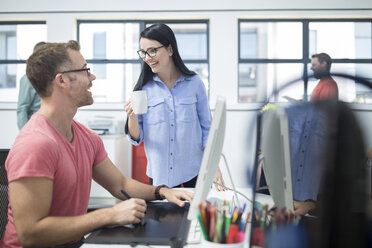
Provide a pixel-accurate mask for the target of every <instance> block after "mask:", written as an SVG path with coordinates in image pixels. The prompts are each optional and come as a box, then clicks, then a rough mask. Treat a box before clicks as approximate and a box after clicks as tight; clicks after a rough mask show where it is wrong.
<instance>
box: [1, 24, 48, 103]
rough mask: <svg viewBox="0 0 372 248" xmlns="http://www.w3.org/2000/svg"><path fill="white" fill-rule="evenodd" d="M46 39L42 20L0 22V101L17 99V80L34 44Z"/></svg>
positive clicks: (24, 68)
mask: <svg viewBox="0 0 372 248" xmlns="http://www.w3.org/2000/svg"><path fill="white" fill-rule="evenodd" d="M45 40H46V25H45V23H44V22H28V23H21V22H15V23H9V22H0V101H1V102H16V101H17V100H18V89H19V80H20V79H21V77H22V76H23V75H25V73H26V64H25V62H26V59H27V58H28V57H29V56H30V55H31V54H32V51H33V48H34V45H35V44H36V43H38V42H40V41H45Z"/></svg>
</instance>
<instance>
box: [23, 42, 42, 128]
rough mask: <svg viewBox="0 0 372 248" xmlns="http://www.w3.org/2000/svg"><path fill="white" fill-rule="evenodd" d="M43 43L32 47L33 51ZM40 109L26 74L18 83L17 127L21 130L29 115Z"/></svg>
mask: <svg viewBox="0 0 372 248" xmlns="http://www.w3.org/2000/svg"><path fill="white" fill-rule="evenodd" d="M44 44H45V42H43V41H41V42H39V43H37V44H36V45H35V47H34V51H35V50H36V49H37V48H39V47H40V46H41V45H44ZM39 109H40V97H39V96H38V95H37V93H36V91H35V89H34V87H32V85H31V83H30V81H29V80H28V78H27V76H26V74H25V75H24V76H23V77H22V78H21V80H20V83H19V93H18V103H17V125H18V129H19V130H21V129H22V127H23V126H24V125H25V124H26V122H27V121H28V120H29V119H30V118H31V115H33V114H34V113H36V112H37V111H38V110H39Z"/></svg>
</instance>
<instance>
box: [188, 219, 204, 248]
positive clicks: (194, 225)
mask: <svg viewBox="0 0 372 248" xmlns="http://www.w3.org/2000/svg"><path fill="white" fill-rule="evenodd" d="M201 239H202V233H201V230H200V225H199V221H198V220H197V219H194V220H192V221H191V223H190V229H189V235H188V236H187V241H186V243H187V244H199V243H200V242H201Z"/></svg>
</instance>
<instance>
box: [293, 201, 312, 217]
mask: <svg viewBox="0 0 372 248" xmlns="http://www.w3.org/2000/svg"><path fill="white" fill-rule="evenodd" d="M293 207H294V214H295V215H305V214H307V213H308V212H309V211H310V210H313V209H315V207H316V205H315V202H314V201H304V202H300V201H294V202H293Z"/></svg>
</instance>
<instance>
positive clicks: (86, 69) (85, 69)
mask: <svg viewBox="0 0 372 248" xmlns="http://www.w3.org/2000/svg"><path fill="white" fill-rule="evenodd" d="M80 71H86V72H87V75H88V77H89V76H90V68H82V69H76V70H68V71H61V72H58V73H62V74H64V73H70V72H80Z"/></svg>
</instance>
